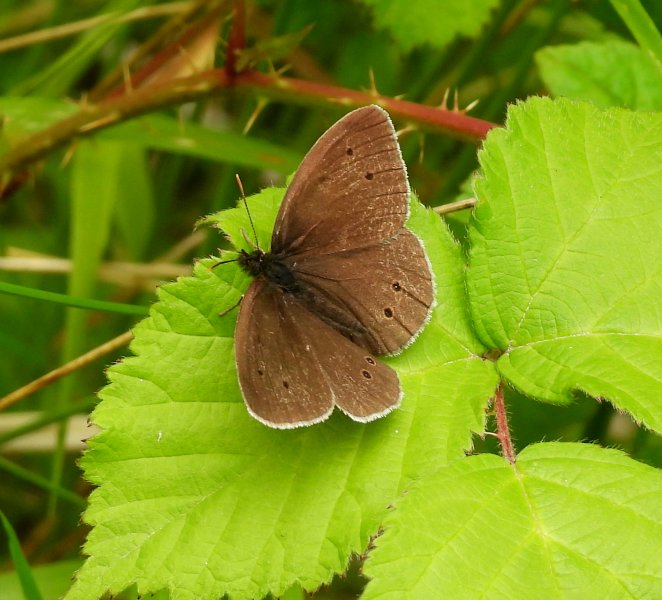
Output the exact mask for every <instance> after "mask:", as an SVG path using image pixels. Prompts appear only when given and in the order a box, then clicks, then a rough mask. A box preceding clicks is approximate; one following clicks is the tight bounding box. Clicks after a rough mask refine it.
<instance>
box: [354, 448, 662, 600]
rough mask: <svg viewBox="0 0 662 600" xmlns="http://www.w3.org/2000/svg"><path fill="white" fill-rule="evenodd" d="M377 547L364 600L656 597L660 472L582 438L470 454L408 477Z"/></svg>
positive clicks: (660, 585)
mask: <svg viewBox="0 0 662 600" xmlns="http://www.w3.org/2000/svg"><path fill="white" fill-rule="evenodd" d="M376 546H377V547H376V549H375V550H374V551H373V552H372V553H371V555H370V557H369V559H368V561H367V563H366V566H365V569H364V570H365V573H366V575H368V576H369V577H371V578H373V581H371V582H370V583H369V584H368V587H367V588H366V591H365V594H364V596H363V598H364V599H365V600H375V599H377V598H378V599H379V600H386V599H387V598H393V599H396V598H397V599H398V600H399V599H408V598H412V599H418V598H457V599H458V600H462V599H464V598H467V599H470V598H530V599H532V600H534V599H538V598H540V599H541V600H542V599H544V598H577V599H580V598H658V597H660V596H661V595H662V554H660V552H659V549H660V547H661V546H662V474H660V472H659V471H658V470H656V469H653V468H652V467H649V466H646V465H643V464H641V463H638V462H636V461H633V460H631V459H630V458H627V457H626V456H625V455H624V454H623V453H621V452H618V451H615V450H605V449H603V448H599V447H597V446H592V445H590V444H563V443H546V444H536V445H533V446H529V447H528V448H526V449H525V450H524V451H523V452H522V453H521V454H520V455H519V457H518V460H517V463H516V464H515V465H509V464H508V463H507V462H506V461H504V460H503V459H501V458H499V457H497V456H494V455H490V454H485V455H481V456H472V457H469V458H467V459H466V460H460V461H457V462H455V463H453V464H452V465H450V466H448V467H445V468H443V469H441V470H440V471H439V472H438V473H436V474H435V475H433V476H431V477H427V478H426V479H425V481H421V482H419V483H418V484H417V485H415V486H414V487H413V488H412V489H411V490H410V491H409V493H408V494H407V495H406V496H404V497H403V498H402V499H401V500H399V501H398V502H397V504H396V508H395V510H394V511H393V512H392V513H391V515H390V516H389V518H388V519H387V521H386V524H385V533H384V535H383V536H382V537H380V538H378V540H377V542H376Z"/></svg>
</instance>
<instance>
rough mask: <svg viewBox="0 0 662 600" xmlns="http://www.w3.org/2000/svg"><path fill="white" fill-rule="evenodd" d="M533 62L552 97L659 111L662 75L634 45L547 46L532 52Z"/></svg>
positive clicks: (594, 43) (661, 96)
mask: <svg viewBox="0 0 662 600" xmlns="http://www.w3.org/2000/svg"><path fill="white" fill-rule="evenodd" d="M536 62H537V63H538V68H539V69H540V74H541V76H542V78H543V81H544V82H545V85H546V86H547V89H549V90H550V91H551V92H552V93H553V94H554V95H556V96H566V97H568V98H574V99H576V100H586V101H587V102H593V103H594V104H596V105H597V106H600V107H602V108H608V107H612V106H614V107H618V106H620V107H623V108H631V109H633V110H661V109H662V74H661V73H660V71H659V69H658V68H657V66H656V65H655V63H654V62H653V60H652V59H651V58H650V57H649V56H648V55H647V54H646V53H645V52H643V51H642V50H640V49H639V48H638V47H637V46H635V45H634V44H630V43H628V42H624V41H621V40H609V41H606V42H600V43H597V42H582V43H580V44H573V45H564V46H548V47H547V48H543V49H542V50H539V51H538V52H536Z"/></svg>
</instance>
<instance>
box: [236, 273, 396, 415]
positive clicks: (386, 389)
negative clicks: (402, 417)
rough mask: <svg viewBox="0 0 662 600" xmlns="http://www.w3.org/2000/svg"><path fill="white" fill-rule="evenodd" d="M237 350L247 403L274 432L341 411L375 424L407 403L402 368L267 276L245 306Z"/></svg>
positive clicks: (254, 287) (255, 285) (257, 283)
mask: <svg viewBox="0 0 662 600" xmlns="http://www.w3.org/2000/svg"><path fill="white" fill-rule="evenodd" d="M235 346H236V347H235V356H236V364H237V372H238V375H239V384H240V387H241V392H242V395H243V397H244V401H245V402H246V405H247V407H248V409H249V411H250V413H251V414H252V415H253V416H254V417H255V418H257V419H258V420H259V421H261V422H262V423H264V424H266V425H269V426H271V427H276V428H292V427H299V426H303V425H311V424H313V423H318V422H320V421H323V420H324V419H326V418H327V417H328V416H329V415H330V413H331V411H332V410H333V407H334V406H338V407H339V408H340V409H341V410H342V411H343V412H345V413H346V414H348V415H349V416H350V417H351V418H352V419H354V420H356V421H370V420H372V419H375V418H377V417H379V416H382V415H384V414H386V413H388V412H389V411H391V410H392V409H393V408H395V407H396V406H397V405H398V404H399V402H400V398H401V391H400V382H399V380H398V376H397V375H396V373H395V371H393V370H392V369H391V368H390V367H388V366H386V365H385V364H383V363H381V362H379V361H377V360H376V359H375V357H374V356H372V354H370V353H369V352H366V350H364V349H363V348H361V347H359V346H357V345H356V344H353V343H352V342H351V341H349V340H348V339H347V338H346V337H344V336H342V335H341V334H340V333H338V332H337V331H336V330H334V329H333V328H332V327H330V326H329V325H327V324H326V323H324V322H322V321H321V320H320V319H319V318H318V317H317V316H316V315H314V314H312V313H311V312H309V311H308V310H307V309H306V307H305V306H303V305H302V304H301V303H300V302H299V301H298V300H297V299H296V298H295V297H294V296H292V295H291V294H287V293H285V292H283V291H282V290H280V289H279V288H277V287H275V286H273V285H270V284H269V283H267V282H266V281H265V280H263V279H256V280H255V281H254V282H253V283H252V284H251V286H250V288H249V289H248V292H247V293H246V295H245V297H244V299H243V301H242V304H241V309H240V312H239V317H238V321H237V329H236V332H235Z"/></svg>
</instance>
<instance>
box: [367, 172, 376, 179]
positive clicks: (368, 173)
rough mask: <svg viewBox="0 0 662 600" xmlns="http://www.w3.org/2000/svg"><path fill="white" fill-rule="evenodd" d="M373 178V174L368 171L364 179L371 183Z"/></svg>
mask: <svg viewBox="0 0 662 600" xmlns="http://www.w3.org/2000/svg"><path fill="white" fill-rule="evenodd" d="M374 177H375V174H374V173H372V172H371V171H368V172H367V173H366V174H365V178H366V179H367V180H368V181H371V180H372V179H373V178H374Z"/></svg>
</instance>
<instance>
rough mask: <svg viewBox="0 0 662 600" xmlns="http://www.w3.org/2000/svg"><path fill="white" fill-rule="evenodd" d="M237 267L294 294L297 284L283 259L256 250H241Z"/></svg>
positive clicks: (297, 287)
mask: <svg viewBox="0 0 662 600" xmlns="http://www.w3.org/2000/svg"><path fill="white" fill-rule="evenodd" d="M238 261H239V266H241V267H242V268H243V269H244V271H246V272H247V273H248V274H249V275H252V276H253V277H258V276H260V275H261V276H263V277H264V278H265V279H267V281H269V282H270V283H271V284H273V285H275V286H277V287H279V288H281V289H282V290H284V291H286V292H291V293H296V292H297V291H298V289H299V285H298V282H297V280H296V278H295V276H294V273H292V270H291V269H290V268H289V267H288V266H287V265H286V264H285V262H284V261H283V258H282V257H281V256H279V255H277V254H272V253H271V252H264V251H263V250H260V249H257V250H254V251H253V252H250V253H249V252H246V251H245V250H242V251H241V252H240V253H239V259H238Z"/></svg>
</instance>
